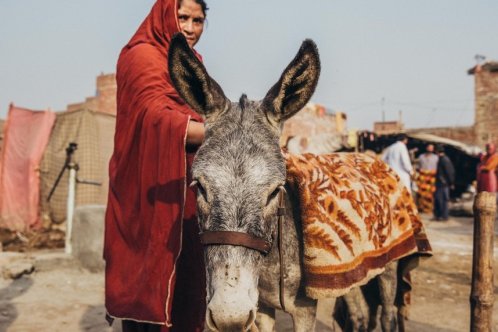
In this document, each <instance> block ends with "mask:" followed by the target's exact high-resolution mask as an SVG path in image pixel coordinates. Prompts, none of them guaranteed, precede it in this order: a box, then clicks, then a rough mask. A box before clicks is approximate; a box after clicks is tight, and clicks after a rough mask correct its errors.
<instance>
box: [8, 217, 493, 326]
mask: <svg viewBox="0 0 498 332" xmlns="http://www.w3.org/2000/svg"><path fill="white" fill-rule="evenodd" d="M472 223H473V222H472V219H471V218H465V217H459V218H452V219H451V220H450V221H448V222H444V223H443V222H430V221H428V218H425V224H426V227H427V233H428V235H429V239H430V241H431V244H432V247H433V249H434V257H433V258H431V259H428V260H424V261H422V262H421V265H420V266H419V268H418V269H416V270H415V272H414V273H413V275H412V278H413V282H414V292H413V296H412V307H411V311H410V320H409V321H408V322H407V323H406V326H407V331H428V332H433V331H441V332H449V331H467V330H468V329H469V324H470V323H469V321H470V319H469V313H470V310H469V295H470V282H471V261H472V229H473V224H472ZM495 234H497V233H496V232H495ZM497 250H498V243H496V241H495V257H498V255H497V254H496V251H497ZM497 262H498V259H495V265H494V266H495V269H496V267H497V266H498V265H497ZM0 267H1V269H2V271H3V276H0V331H1V332H3V331H9V332H14V331H19V332H34V331H36V332H38V331H91V332H101V331H102V332H106V331H109V332H110V331H113V332H118V331H119V330H120V329H119V327H118V325H119V324H115V326H114V327H113V328H112V327H108V325H107V323H106V321H105V319H104V314H105V309H104V305H103V303H104V301H103V292H104V276H103V274H102V273H90V272H88V271H86V270H84V269H82V268H81V267H79V265H78V263H77V262H75V261H74V260H73V259H71V258H70V257H68V256H66V255H65V254H64V253H63V252H62V251H61V250H36V251H31V252H25V253H19V252H0ZM31 270H33V271H32V272H30V271H31ZM23 271H25V272H24V274H23V275H22V276H21V277H19V278H17V279H11V278H10V276H9V275H8V274H9V273H11V274H15V273H16V272H17V274H22V273H23ZM496 275H497V274H496V273H495V284H497V281H498V280H496V279H497V277H496ZM496 292H497V291H496V288H495V294H496ZM330 313H331V307H330V303H329V302H328V301H321V302H320V303H319V315H318V319H319V321H318V324H317V331H333V326H334V324H333V322H332V319H331V314H330ZM493 316H494V327H493V330H494V331H498V306H495V307H494V315H493ZM277 324H278V326H277V331H292V327H291V326H292V325H291V322H290V319H289V317H288V316H287V315H285V314H279V315H278V321H277Z"/></svg>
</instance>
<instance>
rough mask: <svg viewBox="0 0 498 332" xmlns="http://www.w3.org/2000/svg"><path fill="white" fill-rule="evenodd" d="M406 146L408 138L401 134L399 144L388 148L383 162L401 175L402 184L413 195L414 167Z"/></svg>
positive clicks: (383, 156)
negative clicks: (412, 179) (412, 178)
mask: <svg viewBox="0 0 498 332" xmlns="http://www.w3.org/2000/svg"><path fill="white" fill-rule="evenodd" d="M406 144H408V137H407V136H406V135H405V134H400V135H399V137H398V140H397V142H396V143H394V144H392V145H390V146H388V147H387V148H386V150H385V151H384V153H383V155H382V160H383V161H384V162H385V163H386V164H388V165H389V166H390V167H391V168H392V169H393V170H394V171H395V172H396V173H397V174H398V175H399V177H400V179H401V182H402V183H403V184H404V185H405V186H406V188H407V189H408V191H409V192H410V193H411V177H412V175H413V166H412V162H411V161H410V154H409V153H408V148H407V147H406Z"/></svg>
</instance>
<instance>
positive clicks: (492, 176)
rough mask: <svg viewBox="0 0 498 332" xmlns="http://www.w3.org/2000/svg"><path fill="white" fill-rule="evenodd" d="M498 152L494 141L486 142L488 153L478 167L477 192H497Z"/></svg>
mask: <svg viewBox="0 0 498 332" xmlns="http://www.w3.org/2000/svg"><path fill="white" fill-rule="evenodd" d="M497 167H498V153H497V152H496V146H495V145H494V144H493V143H488V144H486V154H485V155H484V156H483V157H482V159H481V162H480V163H479V166H478V167H477V192H482V191H487V192H491V193H496V192H497V180H496V178H497V175H496V171H497Z"/></svg>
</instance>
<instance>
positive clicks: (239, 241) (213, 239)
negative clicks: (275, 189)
mask: <svg viewBox="0 0 498 332" xmlns="http://www.w3.org/2000/svg"><path fill="white" fill-rule="evenodd" d="M284 195H285V190H281V191H280V193H279V198H278V209H277V217H278V225H277V229H276V230H277V237H278V252H279V261H280V292H279V296H280V305H281V307H282V309H283V310H285V304H284V270H285V266H284V255H283V249H284V245H283V238H282V237H283V219H284V216H285V207H284ZM200 238H201V243H202V244H203V245H232V246H242V247H246V248H249V249H253V250H257V251H259V252H261V253H262V254H264V255H267V254H268V253H269V252H270V250H271V248H272V242H269V241H267V240H264V239H262V238H260V237H257V236H254V235H251V234H248V233H243V232H231V231H204V232H202V233H201V234H200ZM274 239H275V234H273V236H272V240H274Z"/></svg>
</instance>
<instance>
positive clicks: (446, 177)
mask: <svg viewBox="0 0 498 332" xmlns="http://www.w3.org/2000/svg"><path fill="white" fill-rule="evenodd" d="M436 152H437V154H438V155H439V160H438V163H437V171H436V192H435V193H434V219H433V220H439V221H447V220H448V215H449V211H448V202H449V201H450V188H451V189H453V188H454V186H455V168H454V167H453V164H452V162H451V160H450V158H448V156H446V154H445V153H444V147H443V146H442V145H438V146H437V148H436Z"/></svg>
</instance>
